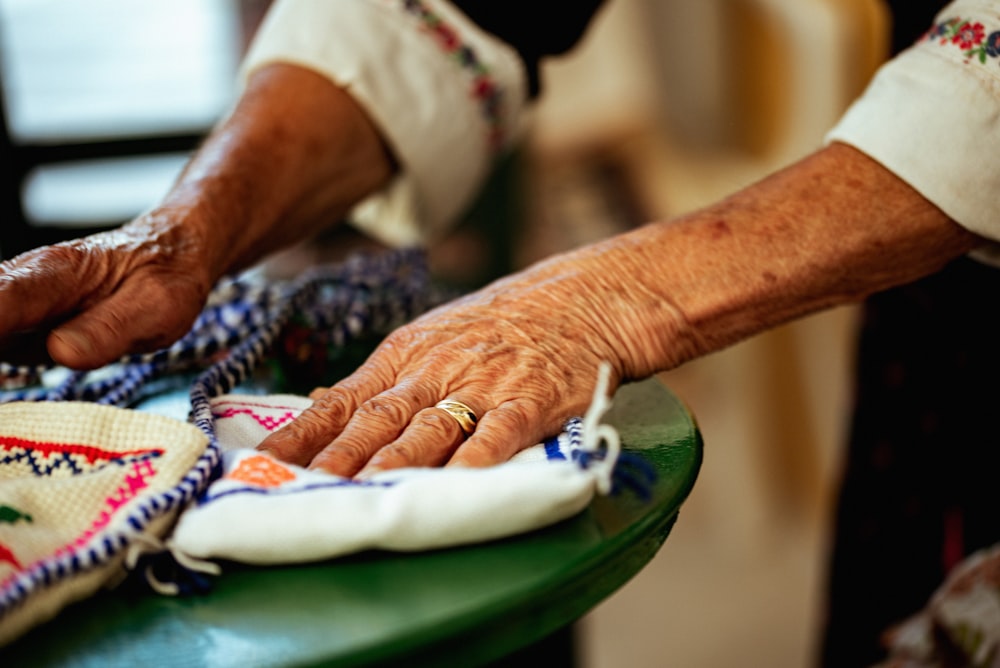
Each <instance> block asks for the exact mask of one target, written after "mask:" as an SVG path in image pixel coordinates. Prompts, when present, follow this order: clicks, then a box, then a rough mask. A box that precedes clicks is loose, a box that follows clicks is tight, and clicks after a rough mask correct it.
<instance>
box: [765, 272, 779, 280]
mask: <svg viewBox="0 0 1000 668" xmlns="http://www.w3.org/2000/svg"><path fill="white" fill-rule="evenodd" d="M762 278H763V279H764V280H765V281H767V282H768V283H777V282H778V277H777V276H775V275H774V274H772V273H771V272H769V271H765V272H764V273H763V274H762Z"/></svg>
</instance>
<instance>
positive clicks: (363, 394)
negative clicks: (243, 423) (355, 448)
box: [257, 363, 392, 466]
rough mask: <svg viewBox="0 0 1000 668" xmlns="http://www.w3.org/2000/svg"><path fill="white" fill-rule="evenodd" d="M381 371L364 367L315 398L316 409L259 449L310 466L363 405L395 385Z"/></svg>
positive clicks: (268, 438)
mask: <svg viewBox="0 0 1000 668" xmlns="http://www.w3.org/2000/svg"><path fill="white" fill-rule="evenodd" d="M377 368H378V367H377V366H376V365H375V364H373V363H367V364H365V365H362V367H361V368H360V369H358V371H356V372H354V373H353V374H352V375H350V376H348V377H347V378H345V379H344V380H342V381H340V382H339V383H337V384H336V385H334V386H333V387H331V388H329V389H327V390H326V391H325V392H324V393H323V394H322V395H320V396H319V397H318V398H313V404H312V406H310V407H309V408H307V409H306V410H304V411H302V413H301V414H300V415H299V416H298V417H297V418H295V419H294V420H292V421H291V422H290V423H288V424H287V425H285V426H284V427H282V428H281V429H279V430H278V431H276V432H274V433H273V434H271V435H269V436H268V437H267V438H265V439H264V440H263V441H261V443H260V444H259V445H258V446H257V449H258V450H261V451H263V452H267V453H269V454H271V455H273V456H274V457H277V458H278V459H280V460H282V461H286V462H289V463H291V464H297V465H298V466H307V465H308V464H309V462H311V461H312V460H313V457H315V456H316V455H317V454H318V453H319V452H320V450H322V449H323V448H325V447H326V446H327V445H329V444H330V442H331V441H332V440H333V439H334V438H336V437H337V436H338V435H339V434H340V432H341V431H343V429H344V426H345V425H346V424H347V422H348V420H350V419H351V416H352V415H353V414H354V412H355V411H356V410H357V408H358V406H359V405H360V404H361V402H363V401H365V400H367V399H368V398H370V397H372V396H375V395H376V394H378V393H379V392H382V391H383V390H385V389H387V388H388V387H391V386H392V382H391V380H389V376H388V375H387V374H385V373H379V372H378V371H377ZM315 393H316V392H315V391H314V392H313V394H315ZM310 396H312V395H310Z"/></svg>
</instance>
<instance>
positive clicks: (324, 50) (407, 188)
mask: <svg viewBox="0 0 1000 668" xmlns="http://www.w3.org/2000/svg"><path fill="white" fill-rule="evenodd" d="M275 61H284V62H292V63H296V64H299V65H303V66H306V67H310V68H312V69H314V70H316V71H318V72H320V73H322V74H324V75H325V76H327V77H328V78H330V79H331V80H332V81H334V82H335V83H337V84H338V85H341V86H344V87H346V88H347V89H348V90H349V91H350V92H351V93H352V94H353V95H354V96H355V99H357V100H358V101H359V103H361V104H362V105H363V106H364V107H365V109H366V110H367V111H368V113H369V114H370V115H371V117H372V119H373V120H374V121H375V123H376V124H377V125H378V126H379V128H380V129H381V131H382V132H383V134H384V136H385V137H386V140H387V142H388V144H389V145H390V146H391V148H392V149H393V150H394V152H395V156H396V158H397V160H398V161H399V164H400V167H401V169H400V175H399V176H398V177H397V178H396V180H395V181H394V182H393V183H392V184H391V185H390V186H389V187H387V188H386V189H385V190H384V191H383V192H380V193H378V194H377V195H375V196H373V197H371V198H369V199H368V200H366V201H364V202H362V203H361V204H360V205H359V206H357V207H356V208H355V210H354V211H353V212H352V215H351V219H352V221H353V222H354V224H355V225H357V226H358V227H359V228H361V229H363V230H365V231H366V232H367V233H369V234H371V235H372V236H374V237H376V238H378V239H380V240H381V241H383V242H386V243H388V244H391V245H404V244H416V243H426V242H428V241H432V240H433V239H434V238H435V237H436V236H438V235H440V234H441V233H443V232H444V231H446V230H447V229H448V227H449V225H451V224H452V223H453V222H455V220H456V219H457V218H458V217H459V216H460V214H461V213H462V212H463V210H464V209H465V207H466V206H468V205H469V203H470V202H471V200H472V199H473V197H474V196H475V194H476V193H477V191H478V189H479V188H480V187H481V185H482V183H483V181H484V180H485V179H486V177H487V176H488V174H489V172H490V169H491V166H492V162H493V159H494V158H495V157H496V155H497V153H498V152H499V151H503V150H504V149H505V148H507V147H509V146H511V145H512V143H513V142H515V141H516V140H517V139H518V137H519V135H520V133H521V130H522V128H523V126H524V124H525V122H526V117H527V114H528V111H529V108H530V99H529V98H530V95H529V91H528V83H527V73H526V69H525V65H524V62H523V61H522V60H521V58H520V57H519V54H518V51H517V50H516V49H515V48H513V47H512V46H511V45H510V44H507V43H505V42H503V41H501V40H500V39H498V38H497V37H495V36H494V35H492V34H491V33H488V32H486V31H485V30H483V29H481V28H480V27H479V26H477V25H476V24H475V23H474V22H472V21H471V20H470V19H469V18H468V17H466V16H465V15H464V14H463V13H462V12H461V11H459V10H458V9H457V8H456V7H455V6H454V5H452V4H451V3H450V2H448V1H446V0H341V1H338V2H330V1H325V0H277V1H276V2H275V4H274V6H273V7H272V8H271V10H270V11H269V13H268V16H267V18H266V19H265V21H264V24H263V25H262V26H261V28H260V30H259V31H258V33H257V36H256V38H255V40H254V42H253V44H252V45H251V49H250V51H249V53H248V55H247V57H246V59H245V62H244V65H243V72H244V76H246V74H248V73H249V72H251V71H252V70H253V69H254V68H257V67H260V66H262V65H264V64H266V63H270V62H275ZM827 141H840V142H844V143H847V144H850V145H852V146H854V147H856V148H858V149H859V150H861V151H862V152H864V153H866V154H867V155H869V156H871V157H872V158H874V159H875V160H877V161H879V162H880V163H881V164H883V165H884V166H886V167H887V168H888V169H890V170H891V171H892V172H893V173H895V174H896V175H898V176H899V177H900V178H902V179H903V180H905V181H906V182H907V183H909V184H910V185H911V186H913V187H914V188H916V190H918V191H919V192H920V193H921V194H923V195H924V196H925V197H927V198H928V199H929V200H930V201H932V202H933V203H934V204H935V205H937V206H938V207H939V208H941V209H942V210H943V211H945V212H946V213H947V214H948V215H949V216H951V217H952V218H953V219H955V220H956V221H957V222H958V223H959V224H961V225H963V226H964V227H966V228H968V229H969V230H972V231H973V232H976V233H978V234H980V235H982V236H984V237H986V238H988V239H991V240H993V241H996V242H998V243H997V244H996V245H994V246H992V247H991V248H988V249H986V250H984V251H980V252H978V253H977V257H978V258H979V259H983V260H986V261H990V262H993V263H997V264H1000V0H957V1H956V2H953V3H951V4H949V5H948V6H947V7H946V8H945V9H944V10H943V11H942V12H941V13H940V14H939V15H938V16H937V18H936V20H935V22H934V25H933V26H929V31H928V32H927V33H926V35H925V36H924V37H922V38H921V39H920V40H918V41H917V42H916V43H915V44H914V45H913V46H912V47H911V48H909V49H907V50H906V51H904V52H902V53H901V54H899V55H898V56H897V57H895V58H894V59H893V60H891V61H890V62H888V63H886V64H885V65H884V66H883V67H882V68H881V69H880V70H879V71H878V73H877V74H876V76H875V77H874V79H873V81H872V82H871V84H870V85H869V87H868V89H867V90H866V91H865V92H864V94H863V95H862V96H861V97H860V98H859V99H858V100H857V101H856V102H855V103H854V104H853V105H852V106H851V108H850V109H849V110H848V111H847V113H846V114H845V115H844V116H843V118H842V119H841V120H840V121H839V123H837V125H836V126H835V127H834V128H833V129H832V130H831V131H830V133H829V134H828V136H827Z"/></svg>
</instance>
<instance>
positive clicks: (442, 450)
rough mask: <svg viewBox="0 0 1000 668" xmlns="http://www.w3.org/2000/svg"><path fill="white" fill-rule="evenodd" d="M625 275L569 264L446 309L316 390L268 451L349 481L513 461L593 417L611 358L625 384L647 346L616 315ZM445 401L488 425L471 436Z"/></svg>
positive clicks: (586, 262)
mask: <svg viewBox="0 0 1000 668" xmlns="http://www.w3.org/2000/svg"><path fill="white" fill-rule="evenodd" d="M622 269H623V267H618V268H617V269H616V267H615V266H614V264H610V265H608V264H607V258H605V257H602V256H601V255H600V254H596V253H584V254H577V255H570V256H565V257H561V258H556V259H553V260H551V261H549V262H546V263H544V264H540V265H537V266H535V267H533V268H531V269H529V270H527V271H525V272H523V273H521V274H517V275H514V276H512V277H509V278H507V279H504V280H501V281H499V282H497V283H494V284H492V285H490V286H488V287H487V288H485V289H483V290H481V291H479V292H477V293H474V294H471V295H469V296H466V297H464V298H461V299H459V300H457V301H455V302H452V303H450V304H447V305H445V306H442V307H439V308H438V309H436V310H433V311H431V312H429V313H427V314H425V315H423V316H422V317H420V318H418V319H417V320H415V321H414V322H412V323H411V324H409V325H407V326H404V327H402V328H400V329H398V330H396V331H395V332H394V333H393V334H391V335H390V336H389V337H387V338H386V339H385V341H384V342H383V343H382V344H381V345H380V346H379V347H378V348H377V349H376V351H375V352H374V353H373V354H372V356H371V357H370V358H369V360H368V361H367V362H366V363H365V364H364V365H362V366H361V367H360V368H359V369H358V370H357V371H356V372H355V373H354V374H353V375H351V376H350V377H348V378H347V379H345V380H343V381H342V382H340V383H338V384H337V385H336V386H334V387H333V388H331V389H329V390H320V391H317V392H314V393H313V398H314V399H315V403H314V404H313V406H312V407H311V408H310V409H308V410H307V411H305V412H304V413H303V414H302V415H301V416H300V417H299V418H298V419H297V420H296V421H294V422H292V423H290V424H289V425H288V426H286V427H285V428H283V429H282V430H279V431H278V432H275V433H274V434H272V435H271V436H270V437H269V438H268V439H266V440H265V441H264V442H263V443H262V444H261V445H260V448H261V449H262V450H265V451H268V452H270V453H271V454H273V455H275V456H277V457H279V458H281V459H284V460H286V461H290V462H293V463H296V464H299V465H303V466H304V465H309V464H311V466H312V467H315V468H321V469H324V470H327V471H330V472H332V473H336V474H339V475H344V476H352V475H355V474H359V472H360V474H361V475H362V476H364V475H368V474H371V473H373V472H376V471H378V470H381V469H388V468H396V467H400V466H407V465H441V464H445V463H449V464H458V465H467V466H485V465H490V464H497V463H500V462H503V461H506V460H507V459H509V458H510V457H511V456H512V455H514V454H515V453H516V452H518V451H519V450H521V449H523V448H525V447H528V446H530V445H533V444H535V443H538V442H539V441H541V440H542V439H544V438H545V437H547V436H550V435H552V434H553V433H558V432H559V431H560V430H561V428H562V425H563V423H564V421H565V420H566V419H568V418H570V417H573V416H576V415H582V414H583V413H584V412H585V410H586V408H587V406H588V404H589V403H590V400H591V398H592V395H593V389H594V385H595V383H596V382H597V377H598V367H599V365H600V363H601V362H602V361H605V360H606V361H608V362H610V363H611V365H612V369H613V371H612V374H611V375H612V378H611V382H612V385H613V386H617V384H618V383H619V382H620V381H621V380H622V379H623V378H625V377H627V376H629V375H630V371H631V369H630V368H629V367H628V366H627V357H628V356H627V355H626V354H624V353H625V351H626V350H627V349H628V348H629V347H631V345H635V344H638V341H633V340H629V339H627V338H623V337H621V328H620V327H619V326H618V324H619V323H620V322H621V321H622V320H621V317H622V316H625V319H627V318H628V316H627V315H626V314H624V313H621V312H620V311H619V312H616V311H617V309H614V308H612V309H610V310H604V309H605V307H606V305H607V304H609V303H612V302H614V301H616V299H615V297H614V295H613V293H614V291H615V290H616V289H617V288H615V287H614V285H615V281H614V280H613V277H614V276H616V275H619V276H622V275H625V276H627V272H623V271H622ZM617 301H618V302H619V303H624V302H622V300H620V299H618V300H617ZM612 389H613V387H612ZM445 399H450V400H454V401H458V402H461V403H462V404H465V405H466V406H468V407H469V408H470V409H471V410H472V411H473V412H474V413H475V415H476V416H477V417H478V425H477V426H475V429H474V431H473V432H472V433H471V435H470V436H468V438H467V439H466V438H465V434H464V433H463V429H462V426H461V424H460V421H459V420H456V419H455V418H454V417H452V416H451V415H449V414H448V413H447V412H446V411H444V410H442V409H441V408H437V407H436V405H437V404H438V403H439V402H440V401H442V400H445Z"/></svg>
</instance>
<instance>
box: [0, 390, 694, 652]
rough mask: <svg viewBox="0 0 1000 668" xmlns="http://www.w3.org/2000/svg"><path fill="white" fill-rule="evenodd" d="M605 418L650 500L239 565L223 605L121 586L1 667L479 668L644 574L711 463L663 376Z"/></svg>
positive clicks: (217, 598)
mask: <svg viewBox="0 0 1000 668" xmlns="http://www.w3.org/2000/svg"><path fill="white" fill-rule="evenodd" d="M605 419H606V421H607V422H609V423H611V424H613V425H614V426H615V427H617V429H618V430H619V433H620V434H621V437H622V443H623V446H624V448H625V450H626V451H630V452H634V453H639V454H640V455H641V456H642V457H644V458H645V459H646V460H647V461H648V462H649V463H650V464H652V465H653V467H654V468H655V469H656V471H657V474H658V476H657V480H656V482H655V484H654V485H653V488H652V490H651V496H650V497H649V498H648V499H645V500H643V499H640V498H638V496H636V495H635V494H634V493H632V492H630V491H624V492H622V493H620V494H618V495H615V496H607V497H597V498H595V499H594V501H593V502H592V503H591V504H590V506H589V507H587V508H586V509H585V510H584V511H583V512H581V513H580V514H578V515H576V516H574V517H572V518H570V519H568V520H565V521H563V522H560V523H558V524H556V525H553V526H550V527H547V528H545V529H542V530H539V531H535V532H532V533H528V534H522V535H519V536H515V537H512V538H508V539H504V540H498V541H494V542H489V543H484V544H479V545H472V546H467V547H459V548H451V549H444V550H436V551H429V552H421V553H417V554H399V553H390V552H366V553H363V554H359V555H355V556H352V557H348V558H339V559H335V560H330V561H326V562H321V563H315V564H310V565H304V566H302V565H299V566H288V567H269V568H259V567H249V566H241V565H237V564H227V565H224V571H223V574H222V576H220V577H219V578H217V579H216V581H215V583H214V586H213V588H212V590H211V592H210V593H208V594H205V595H200V596H190V597H179V598H173V597H162V596H157V595H154V594H145V595H137V594H135V593H134V592H132V593H129V591H127V590H126V591H123V590H112V591H106V592H102V593H100V594H99V595H97V596H94V597H92V598H90V599H88V600H86V601H84V602H82V603H78V604H76V605H73V606H70V607H68V608H67V609H65V610H63V611H62V612H61V613H60V614H59V615H58V616H57V617H56V618H55V619H54V620H53V621H51V622H49V623H47V624H43V625H41V626H39V627H37V628H35V629H33V630H32V631H30V632H29V633H27V634H26V635H24V636H22V637H21V638H20V639H18V640H17V641H15V642H14V643H12V644H11V645H9V646H7V647H6V648H3V649H2V650H0V666H5V667H10V668H15V667H19V666H25V667H28V666H30V667H44V666H60V667H64V666H93V667H95V668H97V667H100V668H108V667H110V666H128V667H129V668H135V667H137V666H138V667H142V666H148V667H150V668H152V667H154V666H155V667H156V668H162V667H165V666H191V667H195V666H199V667H200V666H206V667H223V666H233V667H237V666H238V667H239V668H247V667H251V666H288V665H294V666H320V665H336V666H377V665H406V666H422V665H447V666H469V665H480V664H483V663H488V662H490V661H494V660H497V659H500V658H501V657H504V656H507V655H509V654H511V653H513V652H517V651H519V650H521V649H522V648H524V647H527V646H531V645H532V644H533V643H536V642H538V641H540V640H542V639H543V638H545V637H547V636H550V634H553V633H556V632H558V631H559V630H560V629H565V628H566V627H567V626H568V625H570V624H572V622H574V621H575V620H577V619H579V618H580V617H581V616H582V615H584V614H585V613H586V612H588V611H589V610H590V609H591V608H593V607H594V606H595V605H596V604H598V603H599V602H601V601H602V600H603V599H604V598H606V597H607V596H608V595H609V594H611V593H612V592H614V591H615V590H616V589H618V588H619V587H621V586H622V585H623V584H624V583H625V582H627V581H628V580H629V579H630V578H632V577H633V576H634V575H635V574H636V573H638V572H639V570H641V569H642V568H643V566H645V565H646V564H647V563H648V562H649V560H650V559H652V558H653V556H654V555H655V554H656V552H657V550H658V549H659V548H660V546H661V545H662V544H663V542H664V540H665V539H666V538H667V534H668V533H669V532H670V529H671V527H672V526H673V524H674V521H675V520H676V519H677V514H678V511H679V509H680V507H681V503H682V502H683V501H684V499H685V498H686V497H687V495H688V493H689V492H690V490H691V487H692V485H693V484H694V481H695V477H696V476H697V473H698V468H699V466H700V464H701V457H702V443H701V437H700V435H699V432H698V429H697V425H696V424H695V421H694V419H693V418H692V416H691V414H690V413H689V412H688V410H687V409H686V408H685V407H684V405H683V404H682V403H681V402H680V401H679V400H678V399H677V397H676V396H675V395H674V394H672V393H671V392H670V391H669V390H668V389H667V388H666V387H664V386H663V385H662V383H660V382H659V381H658V380H656V379H650V380H647V381H643V382H641V383H635V384H631V385H626V386H623V387H622V388H620V389H619V391H618V392H617V394H616V395H615V399H614V404H613V407H612V409H611V411H610V412H609V413H608V414H607V416H606V418H605Z"/></svg>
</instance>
